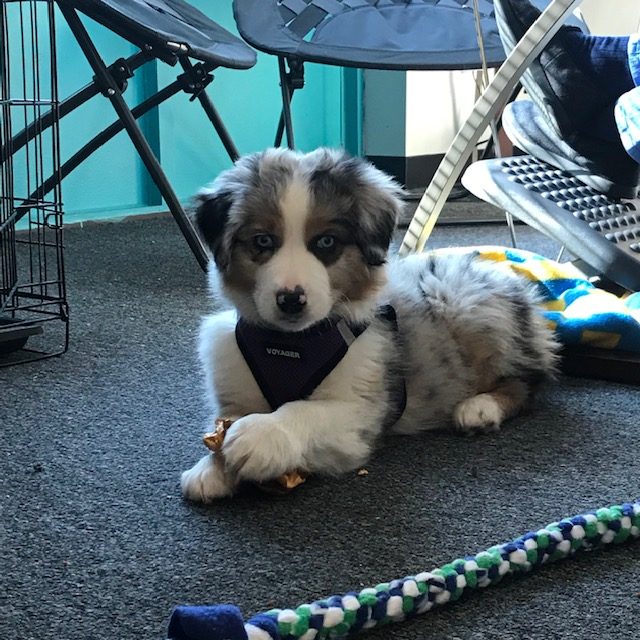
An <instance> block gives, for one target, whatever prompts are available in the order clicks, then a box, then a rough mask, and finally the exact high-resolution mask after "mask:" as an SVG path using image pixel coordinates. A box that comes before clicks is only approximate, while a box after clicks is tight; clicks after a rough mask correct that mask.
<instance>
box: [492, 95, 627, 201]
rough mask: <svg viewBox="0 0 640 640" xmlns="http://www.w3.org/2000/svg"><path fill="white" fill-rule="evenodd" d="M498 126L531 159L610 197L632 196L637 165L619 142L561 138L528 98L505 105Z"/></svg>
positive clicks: (575, 137)
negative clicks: (568, 175) (541, 162)
mask: <svg viewBox="0 0 640 640" xmlns="http://www.w3.org/2000/svg"><path fill="white" fill-rule="evenodd" d="M502 126H503V128H504V131H505V133H506V134H507V136H509V139H510V140H511V141H512V142H513V143H514V144H515V145H516V146H517V147H518V148H519V149H522V151H525V152H526V153H529V154H530V155H532V156H533V157H534V158H537V159H538V160H542V161H544V162H547V163H548V164H550V165H552V166H554V167H556V168H558V169H562V170H563V171H566V172H567V173H568V174H570V175H571V176H573V177H574V178H577V179H578V180H580V181H581V182H583V183H584V184H586V185H587V186H589V187H591V188H593V189H595V190H596V191H599V192H600V193H603V194H605V195H606V196H608V197H610V198H613V199H616V200H617V199H620V198H635V197H636V195H637V192H638V182H640V165H638V164H637V163H636V162H635V161H634V160H633V159H632V158H630V157H629V156H628V155H627V154H626V153H625V151H624V149H623V147H622V143H618V144H616V143H615V142H609V141H606V140H599V139H598V140H596V139H594V138H589V137H588V136H586V135H583V136H573V138H572V141H571V143H570V142H568V141H567V140H565V139H563V138H561V137H560V136H559V135H558V133H557V131H556V130H555V128H554V127H552V126H551V125H550V123H549V119H548V118H547V117H546V116H545V114H543V113H542V112H541V111H540V109H539V108H538V106H537V105H536V104H535V103H534V102H532V101H531V100H517V101H516V102H512V103H510V104H508V105H507V106H506V107H505V109H504V112H503V114H502Z"/></svg>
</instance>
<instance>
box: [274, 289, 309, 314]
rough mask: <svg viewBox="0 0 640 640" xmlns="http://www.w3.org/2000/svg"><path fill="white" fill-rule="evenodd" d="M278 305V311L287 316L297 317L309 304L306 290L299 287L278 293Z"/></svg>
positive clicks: (281, 290)
mask: <svg viewBox="0 0 640 640" xmlns="http://www.w3.org/2000/svg"><path fill="white" fill-rule="evenodd" d="M276 304H277V305H278V309H280V311H282V312H283V313H286V314H287V315H297V314H299V313H302V311H304V307H305V305H306V304H307V296H306V295H305V293H304V289H303V288H302V287H300V286H297V287H296V288H295V289H293V290H291V289H280V290H279V291H278V292H276Z"/></svg>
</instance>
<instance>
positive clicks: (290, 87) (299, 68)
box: [274, 56, 304, 149]
mask: <svg viewBox="0 0 640 640" xmlns="http://www.w3.org/2000/svg"><path fill="white" fill-rule="evenodd" d="M286 63H287V64H288V65H289V72H287V70H286V65H285V59H284V58H283V57H282V56H279V57H278V71H279V73H280V89H281V93H282V113H281V114H280V120H279V122H278V130H277V132H276V139H275V142H274V146H276V147H279V146H280V145H281V144H282V134H283V132H284V131H285V130H286V132H287V146H288V147H289V149H295V146H296V145H295V140H294V137H293V120H292V118H291V100H292V98H293V92H294V91H295V90H296V89H302V87H304V63H303V62H302V60H298V59H297V58H287V61H286Z"/></svg>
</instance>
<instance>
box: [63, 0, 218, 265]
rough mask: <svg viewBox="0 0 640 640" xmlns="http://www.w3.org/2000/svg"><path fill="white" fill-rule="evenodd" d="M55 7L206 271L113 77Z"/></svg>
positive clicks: (77, 26) (71, 19) (75, 21)
mask: <svg viewBox="0 0 640 640" xmlns="http://www.w3.org/2000/svg"><path fill="white" fill-rule="evenodd" d="M58 5H59V7H60V11H61V12H62V14H63V16H64V18H65V20H66V21H67V23H68V25H69V28H70V29H71V31H72V33H73V35H74V37H75V38H76V40H77V41H78V44H79V45H80V48H81V49H82V51H83V53H84V55H85V57H86V58H87V61H88V62H89V64H90V65H91V68H92V69H93V71H94V73H95V75H96V82H97V83H98V84H99V85H100V87H101V89H102V91H103V93H104V94H105V95H106V96H107V98H109V100H110V102H111V104H112V105H113V108H114V110H115V112H116V114H117V115H118V118H119V119H120V120H121V121H122V123H123V126H124V128H125V129H126V131H127V134H128V135H129V138H130V139H131V142H132V143H133V145H134V146H135V148H136V150H137V151H138V154H139V155H140V158H141V159H142V161H143V162H144V164H145V166H146V167H147V170H148V171H149V174H150V175H151V178H152V179H153V181H154V182H155V184H156V186H157V187H158V190H159V191H160V193H161V194H162V197H163V198H164V200H165V202H166V203H167V206H168V207H169V210H170V211H171V214H172V215H173V217H174V219H175V221H176V223H177V224H178V227H179V228H180V231H182V234H183V235H184V237H185V239H186V241H187V243H188V245H189V247H190V248H191V251H192V252H193V254H194V255H195V257H196V259H197V261H198V264H200V266H201V267H202V269H203V270H205V271H206V269H207V266H208V263H209V259H208V256H207V252H206V250H205V248H204V245H203V243H202V241H201V239H200V237H199V236H198V234H197V233H196V230H195V229H194V227H193V225H192V224H191V221H190V220H189V218H188V217H187V215H186V213H185V211H184V209H183V207H182V205H181V204H180V201H179V200H178V197H177V195H176V193H175V191H174V190H173V187H172V186H171V184H170V183H169V180H168V179H167V176H166V175H165V173H164V171H163V170H162V167H161V166H160V163H159V162H158V159H157V158H156V156H155V154H154V153H153V150H152V149H151V147H150V146H149V143H148V142H147V140H146V139H145V137H144V135H143V133H142V131H141V130H140V127H139V126H138V124H137V122H136V119H135V118H134V117H133V115H132V113H131V110H130V109H129V107H128V106H127V104H126V102H125V100H124V98H123V97H122V93H121V90H120V87H119V86H118V84H117V82H116V81H115V79H114V78H113V76H112V75H111V74H110V73H109V70H108V68H107V66H106V65H105V63H104V62H103V60H102V59H101V57H100V54H99V53H98V51H97V49H96V48H95V46H94V44H93V42H92V41H91V38H90V37H89V34H88V33H87V31H86V29H85V28H84V25H83V24H82V22H81V21H80V18H79V17H78V15H77V13H76V12H75V10H74V9H73V8H72V7H70V6H69V5H67V3H66V2H65V1H64V0H58Z"/></svg>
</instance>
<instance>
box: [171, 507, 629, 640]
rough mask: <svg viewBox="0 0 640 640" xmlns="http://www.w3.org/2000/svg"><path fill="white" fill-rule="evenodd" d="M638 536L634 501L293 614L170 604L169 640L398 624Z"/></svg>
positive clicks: (338, 634) (246, 639) (327, 634)
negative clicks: (544, 567) (582, 553)
mask: <svg viewBox="0 0 640 640" xmlns="http://www.w3.org/2000/svg"><path fill="white" fill-rule="evenodd" d="M638 537H640V501H636V502H633V503H625V504H622V505H615V506H611V507H606V508H602V509H597V510H596V511H592V512H589V513H586V514H583V515H578V516H574V517H572V518H565V519H563V520H560V521H559V522H554V523H552V524H550V525H548V526H546V527H544V528H543V529H540V530H539V531H536V532H530V533H527V534H525V535H523V536H520V537H519V538H517V539H515V540H513V541H511V542H507V543H505V544H501V545H496V546H494V547H490V548H489V549H487V550H486V551H481V552H480V553H478V554H476V555H475V556H465V557H464V558H460V559H458V560H454V561H453V562H450V563H448V564H445V565H443V566H442V567H439V568H437V569H434V570H433V571H429V572H423V573H419V574H417V575H415V576H409V577H406V578H402V579H399V580H393V581H392V582H389V583H383V584H379V585H377V586H376V587H370V588H366V589H362V590H361V591H359V592H355V591H354V592H349V593H346V594H344V595H335V596H331V597H329V598H326V599H324V600H318V601H316V602H313V603H311V604H302V605H300V606H299V607H297V608H296V609H272V610H271V611H267V612H265V613H262V614H258V615H256V616H254V617H252V618H251V619H250V620H248V621H247V622H246V623H245V622H244V620H243V618H242V614H241V613H240V610H239V609H238V608H237V607H235V606H231V605H215V606H202V607H196V606H180V607H176V609H175V610H174V612H173V615H172V616H171V620H170V622H169V638H170V639H171V640H314V639H315V640H321V639H325V638H344V637H346V636H347V635H351V634H354V633H356V632H358V631H361V630H365V629H370V628H373V627H376V626H380V625H384V624H388V623H391V622H400V621H402V620H407V619H409V618H412V617H414V616H416V615H420V614H423V613H426V612H427V611H429V610H430V609H431V608H433V607H434V606H436V605H442V604H445V603H447V602H453V601H455V600H457V599H458V598H460V596H462V594H463V593H467V592H468V591H471V590H473V589H477V588H480V587H488V586H490V585H493V584H496V583H497V582H499V581H500V580H501V579H502V578H504V577H505V576H508V575H515V574H521V573H527V572H529V571H531V570H533V569H534V568H536V567H539V566H540V565H543V564H546V563H549V562H556V561H558V560H562V559H564V558H567V557H569V556H571V555H573V554H574V553H576V552H577V551H590V550H592V549H597V548H600V547H605V546H609V545H612V544H619V543H621V542H625V541H626V540H630V539H635V538H638Z"/></svg>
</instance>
